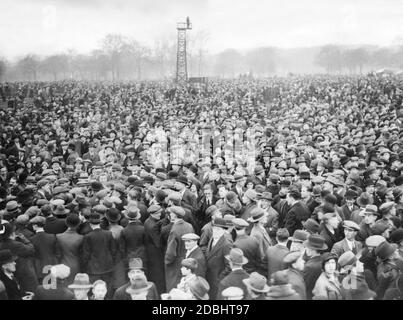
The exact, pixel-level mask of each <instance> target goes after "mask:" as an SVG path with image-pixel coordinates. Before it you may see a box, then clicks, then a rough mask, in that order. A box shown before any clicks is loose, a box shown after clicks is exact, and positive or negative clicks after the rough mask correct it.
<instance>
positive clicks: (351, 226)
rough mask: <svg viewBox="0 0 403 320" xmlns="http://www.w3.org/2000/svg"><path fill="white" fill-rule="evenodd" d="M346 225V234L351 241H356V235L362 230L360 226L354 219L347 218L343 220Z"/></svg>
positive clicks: (344, 225)
mask: <svg viewBox="0 0 403 320" xmlns="http://www.w3.org/2000/svg"><path fill="white" fill-rule="evenodd" d="M343 227H344V236H345V237H346V239H347V240H349V241H354V240H355V236H356V235H357V233H358V231H360V227H359V225H358V224H356V223H355V222H354V221H350V220H345V221H344V222H343Z"/></svg>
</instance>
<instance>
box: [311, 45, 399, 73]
mask: <svg viewBox="0 0 403 320" xmlns="http://www.w3.org/2000/svg"><path fill="white" fill-rule="evenodd" d="M315 63H316V65H318V66H320V67H322V68H323V69H324V70H325V71H326V72H327V73H341V72H345V71H347V72H348V73H363V71H364V70H365V69H367V70H368V69H370V70H373V69H377V68H378V69H379V68H397V69H402V68H403V46H401V47H399V48H398V49H395V50H393V49H390V48H375V49H373V50H370V49H368V48H365V47H357V48H342V47H339V46H335V45H326V46H324V47H322V48H321V50H320V51H319V53H318V54H317V55H316V57H315Z"/></svg>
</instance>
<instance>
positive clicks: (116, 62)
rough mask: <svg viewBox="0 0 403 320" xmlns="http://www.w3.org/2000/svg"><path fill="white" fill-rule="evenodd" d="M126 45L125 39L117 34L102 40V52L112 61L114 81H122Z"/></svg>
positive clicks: (109, 35)
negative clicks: (121, 72) (121, 73)
mask: <svg viewBox="0 0 403 320" xmlns="http://www.w3.org/2000/svg"><path fill="white" fill-rule="evenodd" d="M126 45H127V42H126V39H125V37H124V36H122V35H120V34H116V33H111V34H108V35H106V36H105V38H104V39H103V40H102V50H103V51H104V52H105V54H106V55H107V56H108V57H109V59H110V66H111V71H112V79H113V80H115V79H116V80H119V79H120V62H121V57H122V54H123V51H124V49H125V47H126Z"/></svg>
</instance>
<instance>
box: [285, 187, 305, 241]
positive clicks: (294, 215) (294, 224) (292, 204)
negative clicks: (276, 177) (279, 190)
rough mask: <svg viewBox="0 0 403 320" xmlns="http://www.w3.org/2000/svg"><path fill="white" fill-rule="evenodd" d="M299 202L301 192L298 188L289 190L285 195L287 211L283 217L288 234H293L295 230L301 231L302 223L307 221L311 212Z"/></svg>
mask: <svg viewBox="0 0 403 320" xmlns="http://www.w3.org/2000/svg"><path fill="white" fill-rule="evenodd" d="M300 200H301V192H300V191H299V189H298V188H296V187H293V188H290V190H289V192H288V193H287V197H286V201H287V203H288V206H289V210H288V212H287V214H286V216H285V223H284V227H285V228H287V229H288V232H289V233H290V234H293V233H294V231H295V230H297V229H302V222H304V221H306V220H307V219H309V217H310V216H311V212H310V211H309V209H308V207H307V206H306V204H305V203H303V202H302V201H300Z"/></svg>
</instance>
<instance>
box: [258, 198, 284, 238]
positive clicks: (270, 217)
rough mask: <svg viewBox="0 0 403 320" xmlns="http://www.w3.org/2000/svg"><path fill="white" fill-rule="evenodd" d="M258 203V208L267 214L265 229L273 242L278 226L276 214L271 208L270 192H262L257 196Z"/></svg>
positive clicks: (277, 215)
mask: <svg viewBox="0 0 403 320" xmlns="http://www.w3.org/2000/svg"><path fill="white" fill-rule="evenodd" d="M258 199H259V201H260V207H261V208H262V209H263V210H265V211H266V212H267V217H266V219H267V222H266V226H265V227H266V229H267V231H268V233H269V236H270V237H271V238H272V239H273V240H275V239H274V238H275V237H276V232H277V229H278V228H279V226H278V218H279V214H278V212H277V211H276V210H275V209H274V208H273V207H272V206H271V205H272V203H273V196H272V194H271V193H270V192H263V193H262V194H261V195H260V196H258Z"/></svg>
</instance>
